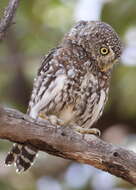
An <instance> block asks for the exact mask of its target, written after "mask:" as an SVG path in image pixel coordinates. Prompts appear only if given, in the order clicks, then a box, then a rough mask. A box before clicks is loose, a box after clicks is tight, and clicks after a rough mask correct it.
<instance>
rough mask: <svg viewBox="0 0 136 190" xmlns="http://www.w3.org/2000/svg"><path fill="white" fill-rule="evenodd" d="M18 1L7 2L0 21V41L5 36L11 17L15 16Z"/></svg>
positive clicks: (10, 0)
mask: <svg viewBox="0 0 136 190" xmlns="http://www.w3.org/2000/svg"><path fill="white" fill-rule="evenodd" d="M18 2H19V0H9V4H8V6H7V8H6V9H5V11H4V15H3V18H1V20H0V41H1V40H2V39H3V37H4V36H5V33H6V31H7V29H8V28H9V26H10V25H11V23H12V19H13V16H14V15H15V12H16V9H17V7H18Z"/></svg>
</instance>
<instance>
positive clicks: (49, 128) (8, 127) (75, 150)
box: [0, 108, 136, 185]
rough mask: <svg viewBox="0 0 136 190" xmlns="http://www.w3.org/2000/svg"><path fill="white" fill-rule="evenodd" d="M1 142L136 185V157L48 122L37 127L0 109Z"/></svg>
mask: <svg viewBox="0 0 136 190" xmlns="http://www.w3.org/2000/svg"><path fill="white" fill-rule="evenodd" d="M0 138H1V139H8V140H10V141H13V142H18V143H20V144H30V145H33V146H35V147H36V148H37V149H39V150H41V151H45V152H48V153H50V154H53V155H56V156H59V157H62V158H66V159H71V160H75V161H77V162H82V163H86V164H90V165H93V166H95V167H96V168H99V169H101V170H104V171H108V172H109V173H111V174H113V175H115V176H118V177H121V178H123V179H125V180H126V181H128V182H130V183H132V184H135V185H136V153H134V152H132V151H129V150H126V149H125V148H122V147H118V146H115V145H113V144H109V143H107V142H104V141H102V140H100V139H99V138H97V137H95V136H93V135H89V136H88V135H86V136H85V139H83V138H82V135H80V134H78V133H76V132H74V130H72V129H71V128H69V127H67V128H63V127H57V128H56V127H55V126H53V125H51V124H50V123H49V122H47V121H45V122H44V123H41V122H40V123H39V122H38V123H36V122H35V121H34V120H33V119H31V118H30V117H28V116H27V115H24V114H22V113H21V112H19V111H17V110H13V109H7V108H0Z"/></svg>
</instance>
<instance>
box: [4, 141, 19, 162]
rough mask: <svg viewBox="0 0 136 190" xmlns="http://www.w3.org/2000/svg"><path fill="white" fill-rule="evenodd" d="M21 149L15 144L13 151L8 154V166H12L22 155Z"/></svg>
mask: <svg viewBox="0 0 136 190" xmlns="http://www.w3.org/2000/svg"><path fill="white" fill-rule="evenodd" d="M21 147H22V146H21V145H18V144H13V147H12V149H11V151H10V152H9V153H8V154H7V157H6V159H5V164H6V165H8V166H10V165H12V164H13V163H14V162H15V160H16V158H17V156H18V155H19V154H20V153H21Z"/></svg>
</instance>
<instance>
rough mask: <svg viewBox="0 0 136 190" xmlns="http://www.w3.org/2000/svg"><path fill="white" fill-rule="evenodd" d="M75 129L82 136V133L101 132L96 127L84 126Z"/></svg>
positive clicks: (99, 134)
mask: <svg viewBox="0 0 136 190" xmlns="http://www.w3.org/2000/svg"><path fill="white" fill-rule="evenodd" d="M75 130H76V131H77V132H78V133H81V134H83V137H84V135H88V134H92V135H96V136H101V132H100V130H99V129H97V128H90V129H86V128H82V127H76V129H75Z"/></svg>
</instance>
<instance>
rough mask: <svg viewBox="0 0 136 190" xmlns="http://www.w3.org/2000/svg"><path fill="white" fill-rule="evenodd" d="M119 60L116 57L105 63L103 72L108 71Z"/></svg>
mask: <svg viewBox="0 0 136 190" xmlns="http://www.w3.org/2000/svg"><path fill="white" fill-rule="evenodd" d="M118 63H119V60H118V59H115V60H114V61H111V63H108V64H106V65H103V67H102V68H101V72H107V71H109V70H110V69H112V67H113V65H115V64H118Z"/></svg>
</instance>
